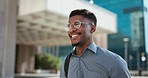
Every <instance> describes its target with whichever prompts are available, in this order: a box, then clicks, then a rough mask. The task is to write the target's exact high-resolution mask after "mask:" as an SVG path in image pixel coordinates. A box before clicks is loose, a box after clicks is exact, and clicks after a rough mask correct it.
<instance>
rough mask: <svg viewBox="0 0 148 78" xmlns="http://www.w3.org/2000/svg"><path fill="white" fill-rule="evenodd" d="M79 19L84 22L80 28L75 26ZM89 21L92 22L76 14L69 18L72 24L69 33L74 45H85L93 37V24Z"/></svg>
mask: <svg viewBox="0 0 148 78" xmlns="http://www.w3.org/2000/svg"><path fill="white" fill-rule="evenodd" d="M77 21H80V22H82V23H81V26H80V27H79V28H78V29H77V28H74V24H75V23H76V22H77ZM89 23H91V22H90V21H89V20H88V19H86V18H83V17H82V16H81V15H75V16H72V17H71V18H70V19H69V24H71V26H72V27H71V28H70V29H69V31H68V35H69V37H70V40H71V43H72V45H73V46H78V45H84V44H85V43H86V42H87V40H88V39H90V38H91V32H90V28H91V24H89Z"/></svg>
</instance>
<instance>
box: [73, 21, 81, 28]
mask: <svg viewBox="0 0 148 78" xmlns="http://www.w3.org/2000/svg"><path fill="white" fill-rule="evenodd" d="M80 26H81V22H80V21H79V20H78V21H76V22H74V27H75V28H77V29H78V28H79V27H80Z"/></svg>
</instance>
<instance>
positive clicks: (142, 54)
mask: <svg viewBox="0 0 148 78" xmlns="http://www.w3.org/2000/svg"><path fill="white" fill-rule="evenodd" d="M141 61H142V68H144V62H145V61H146V57H145V53H144V52H142V53H141Z"/></svg>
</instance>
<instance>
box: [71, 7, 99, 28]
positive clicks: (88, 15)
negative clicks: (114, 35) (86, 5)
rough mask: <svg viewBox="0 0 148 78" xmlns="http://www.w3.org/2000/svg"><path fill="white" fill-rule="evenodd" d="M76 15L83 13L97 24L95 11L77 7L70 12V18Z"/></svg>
mask: <svg viewBox="0 0 148 78" xmlns="http://www.w3.org/2000/svg"><path fill="white" fill-rule="evenodd" d="M75 15H81V16H83V17H85V18H87V19H89V20H91V21H92V22H94V25H95V26H96V24H97V18H96V16H95V15H94V13H92V12H90V11H89V10H87V9H75V10H73V11H72V12H71V13H70V15H69V18H71V17H72V16H75Z"/></svg>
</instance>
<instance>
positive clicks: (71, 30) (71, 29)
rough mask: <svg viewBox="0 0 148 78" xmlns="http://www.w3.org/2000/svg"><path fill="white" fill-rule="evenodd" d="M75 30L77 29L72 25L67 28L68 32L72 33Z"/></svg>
mask: <svg viewBox="0 0 148 78" xmlns="http://www.w3.org/2000/svg"><path fill="white" fill-rule="evenodd" d="M75 31H77V29H76V28H74V27H72V28H70V29H69V30H68V33H73V32H75Z"/></svg>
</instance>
